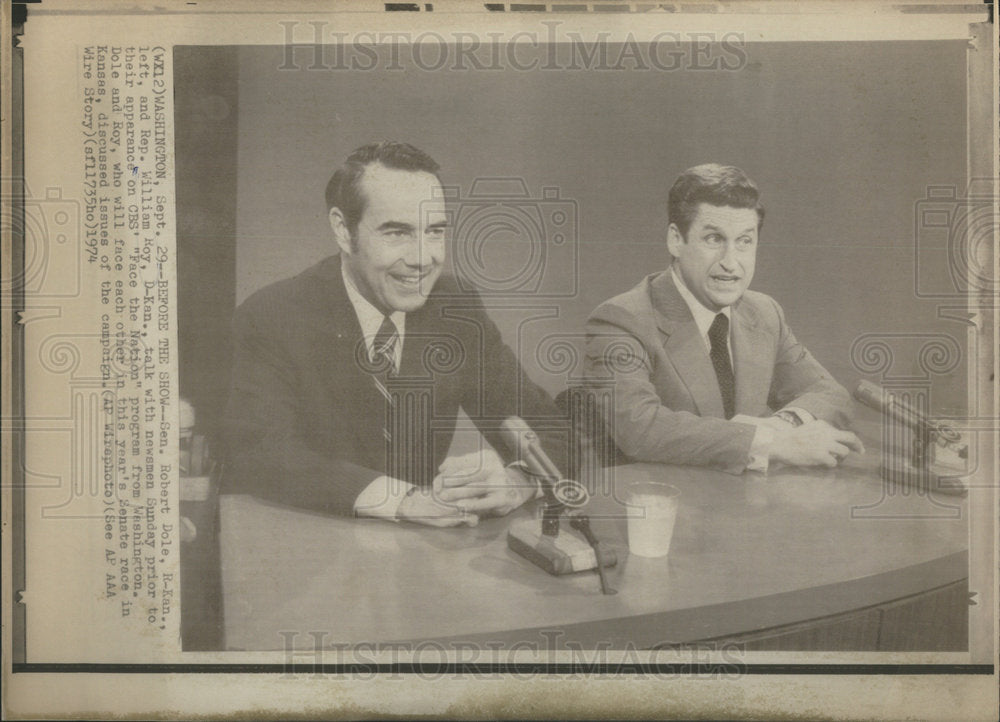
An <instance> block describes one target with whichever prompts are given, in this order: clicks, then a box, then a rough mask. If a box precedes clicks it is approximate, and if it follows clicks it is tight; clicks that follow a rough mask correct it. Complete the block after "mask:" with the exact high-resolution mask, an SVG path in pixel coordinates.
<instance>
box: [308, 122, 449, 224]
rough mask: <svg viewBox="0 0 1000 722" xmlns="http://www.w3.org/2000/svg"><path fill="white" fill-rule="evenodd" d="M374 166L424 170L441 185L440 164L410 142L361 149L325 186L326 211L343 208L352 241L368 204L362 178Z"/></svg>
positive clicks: (372, 145)
mask: <svg viewBox="0 0 1000 722" xmlns="http://www.w3.org/2000/svg"><path fill="white" fill-rule="evenodd" d="M374 163H381V164H382V165H384V166H385V167H386V168H395V169H397V170H412V171H424V172H426V173H431V174H433V175H434V176H436V177H437V178H438V181H439V182H440V180H441V178H440V176H438V170H439V169H440V168H441V166H439V165H438V163H437V161H435V160H434V159H433V158H431V157H430V156H429V155H427V154H426V153H424V152H423V151H422V150H420V149H419V148H415V147H413V146H412V145H410V144H409V143H397V142H395V141H391V140H386V141H382V142H381V143H369V144H368V145H363V146H361V147H360V148H358V149H357V150H356V151H354V152H353V153H351V154H350V155H349V156H347V160H346V161H344V165H342V166H341V167H340V168H338V169H337V171H336V172H335V173H334V174H333V177H331V178H330V181H329V182H328V183H327V184H326V210H327V212H329V211H330V209H331V208H339V209H340V212H341V213H343V214H344V222H345V224H346V225H347V230H348V231H349V232H350V234H351V238H352V239H353V238H354V234H355V233H356V232H357V230H358V221H360V220H361V216H362V215H363V214H364V212H365V207H366V206H367V204H368V199H367V198H365V196H364V194H363V193H362V192H361V178H362V177H363V176H364V174H365V168H367V167H368V166H370V165H372V164H374Z"/></svg>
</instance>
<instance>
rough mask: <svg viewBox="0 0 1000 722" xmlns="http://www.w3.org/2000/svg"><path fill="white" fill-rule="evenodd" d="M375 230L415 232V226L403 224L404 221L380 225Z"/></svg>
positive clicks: (387, 222)
mask: <svg viewBox="0 0 1000 722" xmlns="http://www.w3.org/2000/svg"><path fill="white" fill-rule="evenodd" d="M375 230H377V231H410V232H411V233H412V232H413V226H412V225H410V224H409V223H403V222H402V221H386V222H385V223H383V224H382V225H380V226H379V227H378V228H376V229H375Z"/></svg>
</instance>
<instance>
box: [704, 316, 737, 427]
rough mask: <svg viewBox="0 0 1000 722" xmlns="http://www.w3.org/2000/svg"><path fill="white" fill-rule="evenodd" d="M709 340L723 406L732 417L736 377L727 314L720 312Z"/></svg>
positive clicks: (734, 408) (734, 405) (712, 327)
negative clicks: (731, 356) (730, 347)
mask: <svg viewBox="0 0 1000 722" xmlns="http://www.w3.org/2000/svg"><path fill="white" fill-rule="evenodd" d="M708 340H709V341H710V342H711V343H712V351H711V352H710V354H709V356H711V358H712V366H714V367H715V378H716V379H718V381H719V391H721V392H722V406H723V408H724V409H725V410H726V418H727V419H731V418H732V417H733V414H734V413H735V412H736V379H734V378H733V364H732V361H731V360H730V359H729V319H728V318H726V314H724V313H720V314H718V315H717V316H716V317H715V320H714V321H712V326H711V328H709V329H708Z"/></svg>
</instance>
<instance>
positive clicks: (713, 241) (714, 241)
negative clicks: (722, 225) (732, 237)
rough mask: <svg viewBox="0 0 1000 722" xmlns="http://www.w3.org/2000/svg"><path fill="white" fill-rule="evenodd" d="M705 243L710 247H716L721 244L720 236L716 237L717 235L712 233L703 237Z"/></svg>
mask: <svg viewBox="0 0 1000 722" xmlns="http://www.w3.org/2000/svg"><path fill="white" fill-rule="evenodd" d="M705 243H707V244H708V245H710V246H717V245H719V244H720V243H722V236H720V235H718V234H717V233H713V234H712V235H710V236H705Z"/></svg>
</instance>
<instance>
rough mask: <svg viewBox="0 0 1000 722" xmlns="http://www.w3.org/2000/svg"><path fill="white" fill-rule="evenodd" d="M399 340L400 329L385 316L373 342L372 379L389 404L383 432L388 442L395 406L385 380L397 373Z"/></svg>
mask: <svg viewBox="0 0 1000 722" xmlns="http://www.w3.org/2000/svg"><path fill="white" fill-rule="evenodd" d="M398 341H399V331H397V330H396V324H394V323H393V322H392V319H391V318H389V317H388V316H386V317H384V318H383V319H382V325H381V326H379V329H378V333H376V334H375V340H374V342H373V343H372V355H371V361H372V366H373V367H374V370H373V373H372V380H373V381H374V382H375V388H377V389H378V390H379V393H380V394H382V396H383V397H384V398H385V400H386V404H387V405H386V420H385V421H386V425H384V426H383V427H382V434H383V436H385V441H386V443H387V444H391V443H392V434H391V433H390V432H389V425H388V424H389V418H388V416H389V411H390V410H391V409H392V407H393V400H392V394H390V393H389V389H388V388H386V385H385V380H386V379H387V378H390V377H392V376H395V375H396V343H397V342H398Z"/></svg>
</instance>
